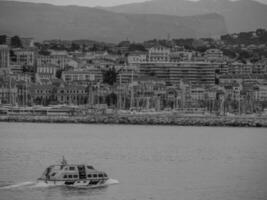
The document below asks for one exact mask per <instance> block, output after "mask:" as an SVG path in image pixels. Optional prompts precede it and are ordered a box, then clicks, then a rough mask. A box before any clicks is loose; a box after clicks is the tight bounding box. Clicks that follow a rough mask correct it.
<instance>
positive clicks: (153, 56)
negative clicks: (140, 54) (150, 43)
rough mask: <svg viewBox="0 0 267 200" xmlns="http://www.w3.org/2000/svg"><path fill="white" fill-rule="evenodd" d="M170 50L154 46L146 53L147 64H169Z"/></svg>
mask: <svg viewBox="0 0 267 200" xmlns="http://www.w3.org/2000/svg"><path fill="white" fill-rule="evenodd" d="M170 53H171V50H170V49H169V48H167V47H163V46H155V47H152V48H150V49H149V51H148V62H170Z"/></svg>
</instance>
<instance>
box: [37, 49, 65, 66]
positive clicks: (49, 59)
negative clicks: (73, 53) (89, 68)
mask: <svg viewBox="0 0 267 200" xmlns="http://www.w3.org/2000/svg"><path fill="white" fill-rule="evenodd" d="M68 61H69V58H68V54H67V53H66V52H56V51H53V52H51V54H50V55H47V56H44V55H39V56H37V67H39V66H42V65H56V66H58V67H59V68H60V69H64V68H65V67H66V65H67V63H68Z"/></svg>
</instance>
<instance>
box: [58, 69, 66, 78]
mask: <svg viewBox="0 0 267 200" xmlns="http://www.w3.org/2000/svg"><path fill="white" fill-rule="evenodd" d="M63 71H64V70H63V69H59V70H57V71H56V77H57V78H58V79H61V77H62V72H63Z"/></svg>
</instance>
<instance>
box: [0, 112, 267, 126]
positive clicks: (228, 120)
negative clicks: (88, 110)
mask: <svg viewBox="0 0 267 200" xmlns="http://www.w3.org/2000/svg"><path fill="white" fill-rule="evenodd" d="M0 122H25V123H27V122H28V123H77V124H118V125H163V126H164V125H165V126H205V127H209V126H210V127H258V128H260V127H262V128H267V117H242V116H238V117H224V116H223V117H222V116H220V117H218V116H181V115H178V116H177V115H149V114H146V115H118V114H102V115H90V116H29V115H10V116H0Z"/></svg>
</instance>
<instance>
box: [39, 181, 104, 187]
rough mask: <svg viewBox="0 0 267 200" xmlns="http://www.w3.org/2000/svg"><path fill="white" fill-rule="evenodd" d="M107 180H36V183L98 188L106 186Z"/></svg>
mask: <svg viewBox="0 0 267 200" xmlns="http://www.w3.org/2000/svg"><path fill="white" fill-rule="evenodd" d="M106 182H107V180H101V181H98V182H93V184H92V181H90V180H77V181H51V180H49V181H47V180H38V184H42V185H46V186H48V187H49V186H51V187H52V186H66V187H72V188H99V187H106V186H107V184H106Z"/></svg>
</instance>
